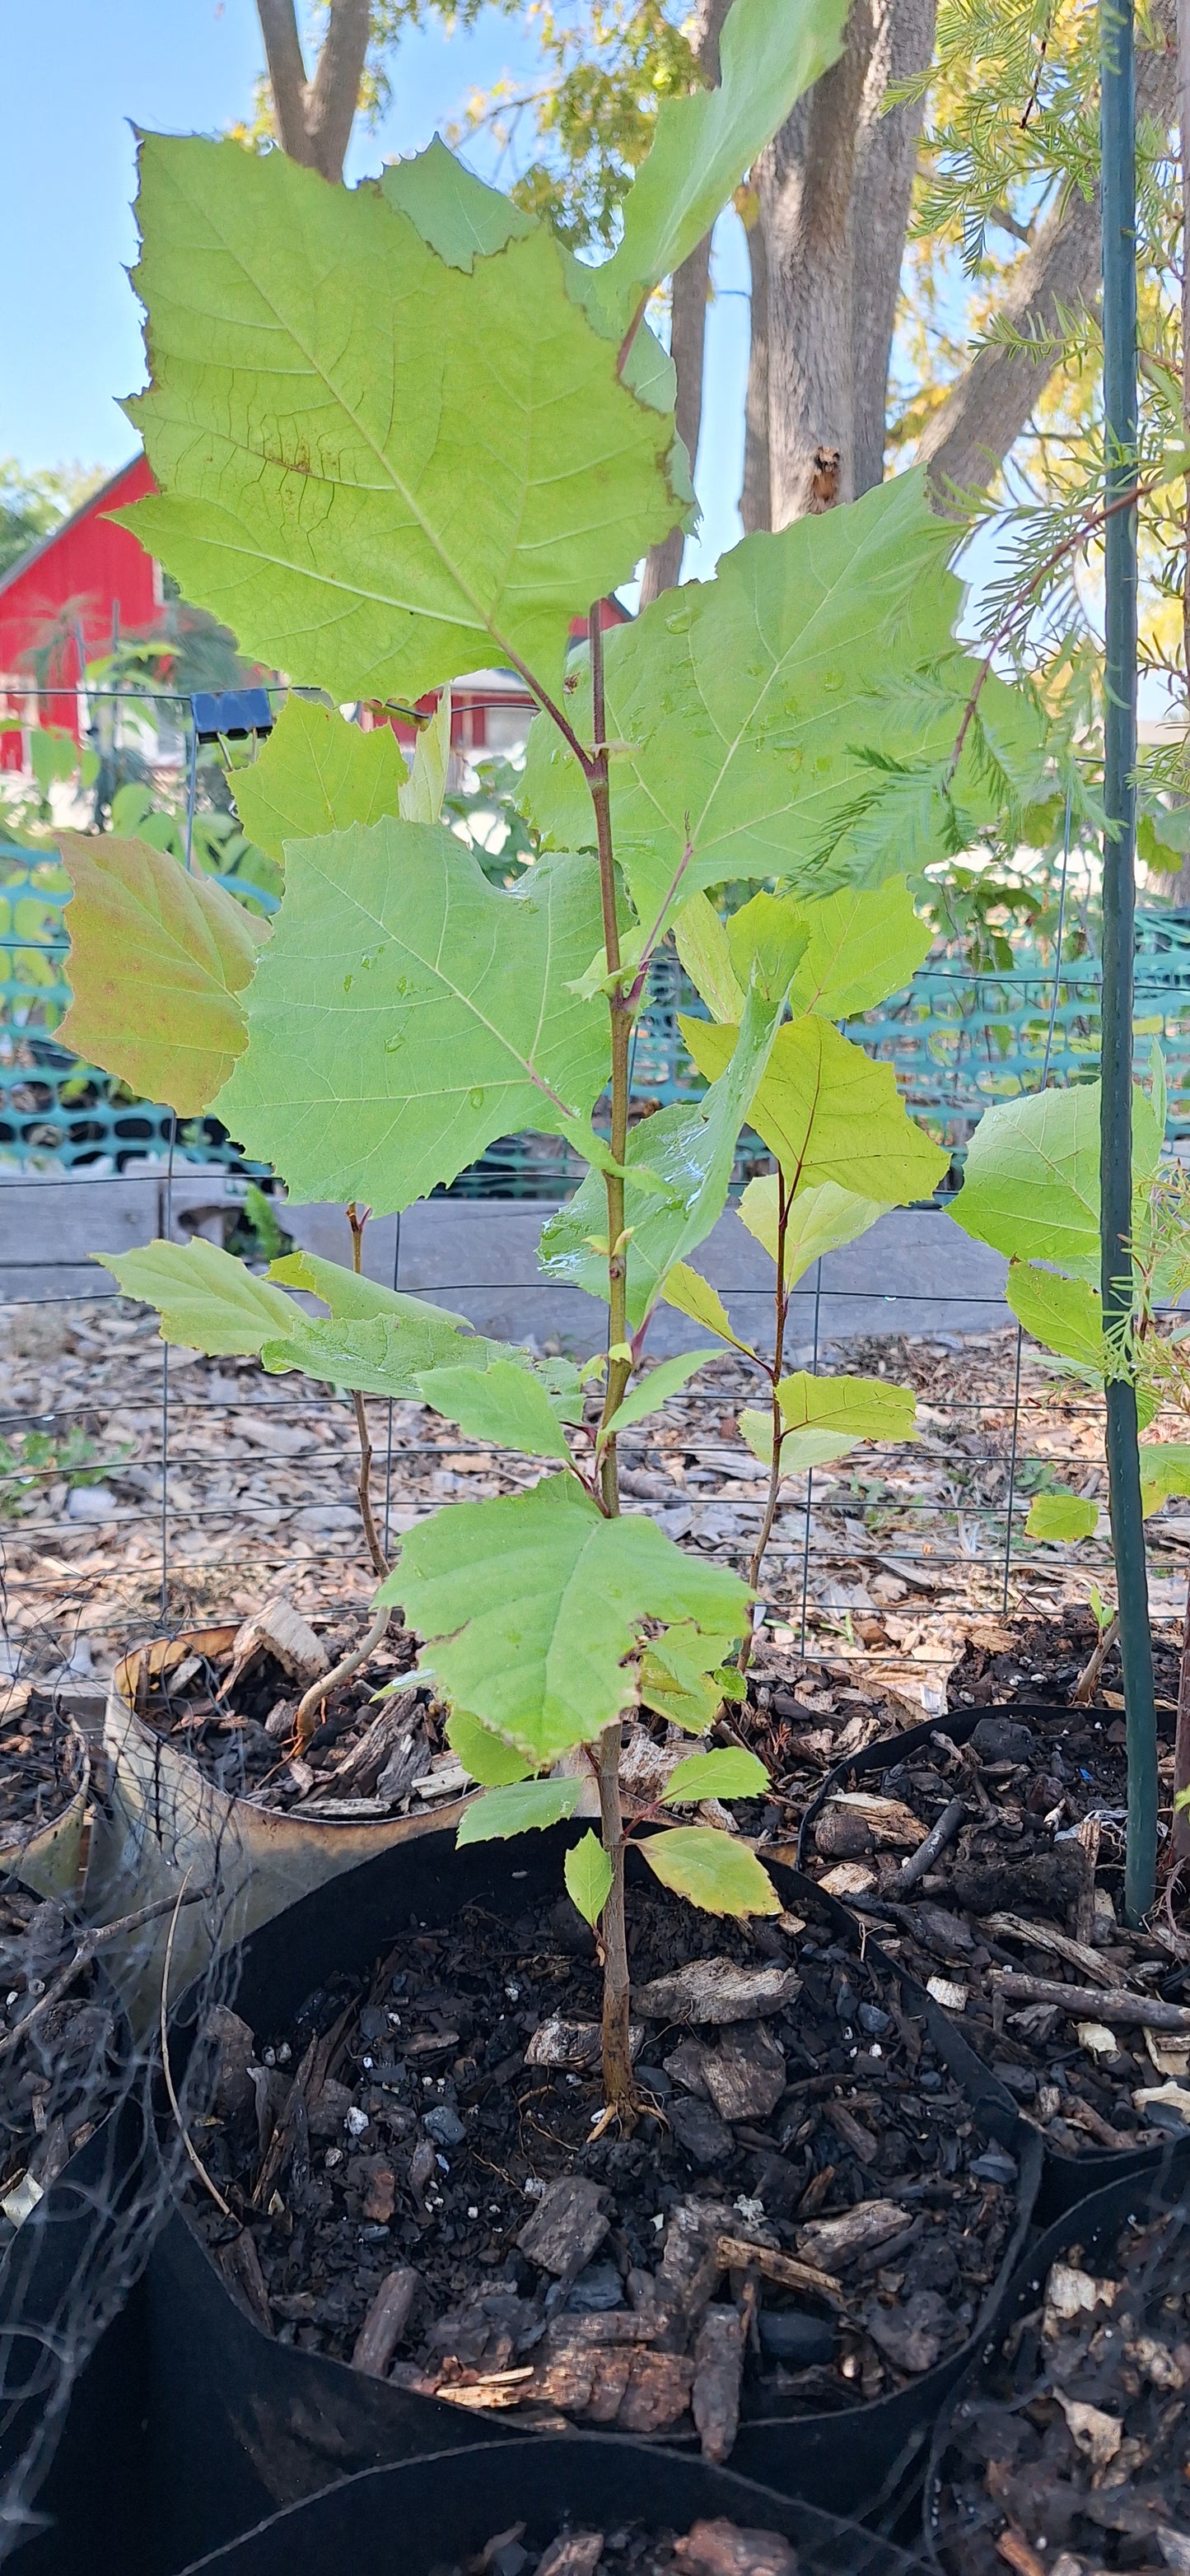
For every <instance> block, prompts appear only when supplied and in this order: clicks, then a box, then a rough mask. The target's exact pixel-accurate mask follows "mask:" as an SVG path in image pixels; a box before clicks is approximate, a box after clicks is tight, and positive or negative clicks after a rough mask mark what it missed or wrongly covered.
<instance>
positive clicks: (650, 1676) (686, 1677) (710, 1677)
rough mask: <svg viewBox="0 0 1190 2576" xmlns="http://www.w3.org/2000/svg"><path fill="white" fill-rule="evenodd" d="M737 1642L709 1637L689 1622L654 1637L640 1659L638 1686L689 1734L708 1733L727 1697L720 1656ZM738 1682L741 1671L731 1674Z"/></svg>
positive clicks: (642, 1696)
mask: <svg viewBox="0 0 1190 2576" xmlns="http://www.w3.org/2000/svg"><path fill="white" fill-rule="evenodd" d="M733 1643H734V1640H733V1639H731V1638H728V1637H710V1636H706V1635H704V1634H703V1632H702V1631H701V1630H700V1629H698V1628H695V1627H692V1626H691V1624H690V1622H689V1621H688V1620H683V1621H680V1622H678V1623H677V1624H676V1625H675V1626H674V1627H672V1628H667V1629H666V1632H665V1635H664V1636H663V1637H656V1638H654V1639H653V1641H652V1643H651V1645H649V1646H647V1647H646V1649H645V1652H644V1654H643V1655H642V1656H641V1659H640V1669H639V1675H638V1690H639V1694H640V1699H641V1702H642V1704H643V1706H644V1707H645V1708H652V1709H655V1710H656V1711H657V1714H658V1715H659V1716H660V1717H668V1718H669V1719H670V1720H671V1721H672V1723H673V1724H674V1725H675V1726H680V1727H683V1728H684V1729H685V1732H686V1733H687V1735H705V1733H706V1731H707V1728H708V1726H712V1725H713V1724H714V1721H715V1719H716V1717H717V1716H718V1714H719V1710H720V1708H721V1706H722V1704H723V1701H724V1699H725V1698H726V1697H727V1696H728V1695H729V1690H728V1686H727V1685H725V1683H724V1680H723V1672H722V1658H723V1656H724V1655H725V1654H726V1653H727V1652H728V1650H729V1648H730V1646H731V1645H732V1644H733ZM732 1678H733V1680H735V1681H738V1678H739V1677H738V1675H733V1677H732Z"/></svg>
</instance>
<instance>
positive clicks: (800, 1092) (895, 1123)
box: [638, 1017, 950, 1207]
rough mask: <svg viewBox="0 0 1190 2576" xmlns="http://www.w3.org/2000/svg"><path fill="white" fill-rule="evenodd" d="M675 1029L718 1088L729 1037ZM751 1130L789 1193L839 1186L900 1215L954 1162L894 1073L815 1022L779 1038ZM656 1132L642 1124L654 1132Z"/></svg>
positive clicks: (799, 1023) (706, 1026) (728, 1032)
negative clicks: (904, 1096) (920, 1122)
mask: <svg viewBox="0 0 1190 2576" xmlns="http://www.w3.org/2000/svg"><path fill="white" fill-rule="evenodd" d="M679 1026H680V1028H681V1031H682V1035H683V1037H684V1038H685V1040H686V1044H687V1046H688V1047H689V1049H690V1053H691V1055H692V1056H693V1058H694V1061H695V1064H696V1065H697V1067H698V1070H699V1072H700V1073H702V1074H705V1075H706V1076H707V1079H708V1081H711V1082H714V1080H715V1079H716V1077H717V1076H718V1075H719V1074H720V1073H721V1072H722V1070H723V1067H724V1065H725V1064H726V1063H728V1062H729V1061H730V1057H731V1049H732V1046H733V1043H734V1037H735V1032H734V1030H732V1029H730V1028H719V1027H716V1026H714V1025H713V1023H712V1022H711V1021H710V1020H695V1019H687V1018H682V1019H681V1020H680V1021H679ZM664 1114H665V1113H664V1111H663V1112H662V1113H661V1115H662V1116H664ZM749 1120H750V1124H751V1125H752V1126H753V1127H755V1129H756V1131H757V1134H758V1135H760V1136H762V1137H763V1138H764V1141H765V1144H766V1145H767V1146H768V1148H769V1151H770V1153H773V1154H775V1155H776V1157H777V1160H778V1162H779V1163H780V1166H781V1169H782V1171H783V1172H784V1174H785V1178H786V1181H787V1183H788V1184H789V1185H790V1186H791V1187H792V1188H793V1189H794V1190H808V1189H812V1188H814V1187H816V1186H817V1184H818V1183H819V1182H821V1181H837V1182H838V1183H839V1185H840V1187H841V1188H843V1189H846V1190H849V1191H851V1192H852V1193H853V1194H854V1195H855V1196H857V1197H860V1198H867V1199H872V1200H875V1201H877V1202H878V1204H879V1205H880V1206H882V1207H889V1206H899V1205H903V1204H904V1203H905V1202H906V1201H912V1200H913V1199H921V1198H927V1197H928V1196H929V1194H930V1192H931V1190H932V1189H933V1188H934V1186H935V1183H936V1182H938V1181H940V1180H941V1178H942V1175H943V1173H944V1172H945V1171H946V1170H947V1168H948V1166H949V1162H950V1156H949V1154H947V1153H946V1152H944V1151H943V1149H942V1147H941V1146H940V1145H935V1144H933V1143H932V1142H931V1140H930V1138H929V1137H928V1136H926V1135H923V1133H922V1130H921V1128H920V1127H916V1126H915V1125H914V1123H913V1120H912V1119H911V1118H910V1116H909V1114H908V1111H907V1110H906V1108H905V1105H904V1103H903V1101H902V1100H901V1097H900V1094H899V1093H898V1090H897V1079H896V1075H895V1073H894V1071H893V1068H892V1066H891V1065H889V1064H873V1062H872V1060H871V1057H870V1056H866V1055H865V1054H864V1052H863V1049H862V1047H858V1046H853V1045H852V1043H851V1041H850V1039H849V1038H844V1037H840V1035H839V1032H838V1030H837V1029H834V1028H832V1027H831V1025H830V1023H829V1021H827V1020H820V1019H816V1018H813V1017H808V1018H806V1019H802V1020H793V1021H790V1022H787V1024H786V1026H785V1027H784V1028H782V1029H779V1030H778V1032H777V1035H776V1038H775V1040H774V1042H773V1046H772V1051H771V1053H770V1056H769V1060H768V1067H767V1070H766V1071H765V1073H764V1075H763V1077H762V1079H761V1080H760V1082H759V1084H758V1086H757V1089H756V1091H755V1093H754V1096H753V1099H752V1105H751V1109H750V1112H749ZM657 1123H658V1122H657V1120H656V1119H651V1120H650V1121H649V1122H648V1124H649V1129H650V1132H651V1131H652V1129H654V1128H655V1127H656V1125H657ZM638 1132H639V1131H638Z"/></svg>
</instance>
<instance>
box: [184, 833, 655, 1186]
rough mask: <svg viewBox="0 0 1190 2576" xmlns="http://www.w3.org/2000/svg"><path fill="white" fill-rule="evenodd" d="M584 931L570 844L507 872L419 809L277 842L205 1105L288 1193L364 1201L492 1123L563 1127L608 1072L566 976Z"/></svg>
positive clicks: (602, 1036) (584, 945) (416, 1175)
mask: <svg viewBox="0 0 1190 2576" xmlns="http://www.w3.org/2000/svg"><path fill="white" fill-rule="evenodd" d="M601 935H602V924H601V918H600V911H599V885H598V877H597V873H596V871H595V870H594V869H593V868H592V866H591V864H590V862H589V860H587V859H583V858H575V859H571V858H556V859H551V860H547V861H544V862H539V863H538V865H537V866H536V867H535V868H532V869H530V870H529V871H528V873H527V874H526V875H525V876H524V877H523V878H522V880H521V882H520V883H519V884H518V885H517V886H516V887H515V888H513V889H512V890H511V891H509V892H506V891H505V890H504V889H503V888H500V887H496V886H492V885H489V883H488V881H487V878H486V877H485V875H484V873H483V870H482V868H481V867H480V865H479V863H478V860H477V859H476V858H475V856H474V854H473V853H472V852H471V851H470V850H469V849H467V848H466V847H465V845H464V844H463V842H462V841H460V840H458V839H457V838H456V836H455V834H454V833H453V832H449V831H446V830H445V829H444V828H443V827H441V826H437V825H426V824H418V823H402V822H394V821H393V820H391V819H388V820H386V821H384V822H382V823H377V824H375V825H374V826H373V828H372V830H371V831H365V830H363V829H362V828H361V827H358V826H357V827H356V828H355V829H354V830H352V831H349V832H337V833H335V834H333V835H332V836H331V837H329V838H327V839H324V840H317V841H304V842H300V843H296V844H295V843H291V844H290V849H289V858H288V864H287V868H286V882H285V896H284V900H283V902H282V905H281V910H280V912H279V914H278V915H277V919H276V923H275V926H274V930H273V937H272V940H271V941H270V944H269V947H268V950H267V951H266V960H265V962H266V963H267V967H268V972H267V974H260V973H258V975H257V977H256V980H255V982H254V984H253V986H252V990H251V992H250V994H249V996H248V1004H247V1008H248V1029H249V1048H248V1052H247V1054H246V1055H245V1057H244V1058H243V1060H242V1062H241V1064H239V1065H238V1066H237V1067H236V1071H235V1073H234V1075H233V1077H232V1080H231V1081H230V1082H229V1084H228V1085H227V1088H226V1090H225V1091H224V1092H223V1093H222V1094H221V1096H220V1100H219V1109H218V1114H219V1116H220V1118H221V1119H222V1120H223V1122H224V1124H225V1126H226V1127H227V1128H228V1129H229V1130H230V1132H231V1133H232V1135H233V1136H234V1137H235V1138H236V1140H237V1142H238V1143H240V1144H243V1145H245V1146H246V1147H247V1148H248V1150H249V1151H250V1152H251V1153H254V1154H259V1155H260V1156H261V1158H262V1159H263V1160H266V1161H268V1162H270V1163H273V1164H274V1165H275V1166H276V1168H277V1169H278V1170H279V1171H281V1172H283V1173H284V1175H285V1179H286V1182H287V1184H288V1187H289V1193H290V1196H291V1198H293V1199H296V1200H299V1201H300V1200H304V1199H338V1200H340V1201H342V1200H346V1199H350V1198H356V1199H361V1200H364V1201H366V1202H367V1204H368V1205H369V1206H370V1207H373V1208H375V1209H376V1210H377V1211H378V1212H379V1213H382V1214H383V1213H386V1212H389V1211H391V1210H393V1209H398V1208H406V1207H408V1206H409V1205H410V1203H411V1202H412V1200H414V1199H419V1198H425V1197H426V1196H428V1194H429V1192H430V1191H431V1190H432V1189H433V1188H434V1186H435V1184H436V1183H437V1182H440V1181H442V1182H445V1181H452V1180H454V1178H455V1176H456V1174H457V1173H459V1172H461V1171H462V1170H463V1168H464V1165H465V1164H467V1163H472V1162H474V1161H475V1158H476V1156H477V1155H478V1154H481V1153H482V1152H483V1149H484V1147H485V1145H489V1144H490V1143H491V1142H492V1139H493V1137H495V1136H507V1135H509V1134H514V1133H515V1132H516V1130H517V1129H518V1128H524V1127H530V1128H536V1129H538V1130H539V1131H541V1132H543V1133H546V1134H549V1135H564V1134H566V1133H567V1132H568V1131H569V1132H571V1133H574V1132H575V1130H576V1124H577V1125H578V1126H579V1127H581V1126H583V1125H585V1121H586V1119H587V1116H588V1113H589V1112H590V1109H591V1107H592V1105H593V1103H594V1101H595V1100H596V1099H597V1097H598V1095H599V1093H600V1091H601V1090H602V1088H603V1085H604V1083H605V1081H606V1079H607V1071H608V1035H607V1020H606V1014H605V1013H601V1012H599V1011H597V1010H595V1009H594V1008H592V1007H591V1006H590V1005H589V1004H588V1003H586V1002H584V1001H582V1000H581V999H580V998H579V997H578V996H577V995H576V994H575V993H574V992H572V991H571V990H570V989H569V987H570V984H571V983H572V982H573V981H575V980H576V979H578V978H579V977H580V976H581V974H582V972H583V969H584V968H585V967H586V966H587V964H588V963H589V961H590V958H591V955H592V951H593V950H594V948H595V946H596V945H597V942H598V940H599V939H600V937H601Z"/></svg>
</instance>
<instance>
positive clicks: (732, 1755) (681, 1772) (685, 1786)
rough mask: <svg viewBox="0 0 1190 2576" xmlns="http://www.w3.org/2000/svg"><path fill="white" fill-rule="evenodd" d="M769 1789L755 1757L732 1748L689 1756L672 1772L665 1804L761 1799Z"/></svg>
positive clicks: (740, 1747)
mask: <svg viewBox="0 0 1190 2576" xmlns="http://www.w3.org/2000/svg"><path fill="white" fill-rule="evenodd" d="M768 1785H769V1775H768V1772H767V1771H766V1770H765V1767H764V1764H763V1762H760V1761H758V1760H757V1757H756V1755H755V1753H749V1752H747V1751H746V1750H745V1748H744V1746H743V1745H741V1744H728V1745H724V1746H723V1748H722V1750H719V1751H716V1752H714V1753H688V1754H687V1755H686V1757H685V1760H684V1761H682V1762H679V1763H678V1764H677V1766H676V1768H675V1769H674V1770H673V1771H671V1772H670V1775H669V1778H668V1780H667V1781H666V1783H665V1787H664V1789H663V1790H662V1792H661V1800H662V1805H663V1806H666V1807H695V1806H697V1805H698V1804H699V1802H700V1800H701V1799H703V1798H761V1797H763V1796H764V1792H765V1790H766V1789H767V1787H768Z"/></svg>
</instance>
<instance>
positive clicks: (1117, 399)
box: [1099, 0, 1157, 1924]
mask: <svg viewBox="0 0 1190 2576" xmlns="http://www.w3.org/2000/svg"><path fill="white" fill-rule="evenodd" d="M1099 31H1100V54H1099V59H1100V78H1101V84H1102V87H1101V109H1100V135H1101V146H1102V163H1103V185H1102V207H1103V403H1104V437H1105V448H1106V474H1107V491H1106V502H1107V511H1108V517H1107V522H1106V527H1105V532H1104V550H1105V584H1106V606H1105V645H1106V653H1105V665H1104V779H1103V801H1104V807H1105V810H1106V814H1107V829H1106V832H1105V834H1104V839H1103V1054H1102V1067H1101V1070H1102V1082H1101V1086H1100V1250H1101V1262H1102V1269H1101V1280H1102V1288H1103V1322H1104V1329H1105V1331H1107V1332H1110V1330H1111V1326H1112V1322H1113V1319H1115V1321H1116V1322H1117V1323H1119V1322H1120V1321H1122V1320H1123V1319H1124V1318H1125V1317H1126V1316H1127V1315H1128V1314H1129V1313H1130V1311H1131V1306H1132V1252H1131V1239H1132V983H1133V946H1134V937H1135V911H1136V813H1135V788H1134V784H1133V777H1134V772H1135V768H1136V581H1137V575H1136V504H1135V500H1132V501H1129V500H1128V499H1127V498H1126V496H1127V495H1128V494H1129V493H1131V492H1132V490H1133V487H1134V485H1135V480H1136V437H1137V417H1136V101H1135V87H1134V71H1133V13H1132V0H1100V11H1099ZM1107 1469H1108V1491H1109V1495H1110V1500H1111V1526H1112V1548H1113V1552H1114V1555H1115V1563H1116V1586H1117V1600H1118V1605H1119V1615H1120V1659H1121V1662H1122V1665H1123V1671H1124V1710H1125V1720H1126V1724H1127V1730H1128V1850H1127V1861H1126V1867H1125V1875H1124V1908H1125V1913H1126V1915H1127V1918H1128V1921H1129V1922H1130V1923H1132V1924H1136V1923H1138V1922H1139V1921H1140V1919H1141V1917H1142V1915H1144V1914H1146V1913H1147V1911H1148V1909H1149V1907H1150V1905H1151V1904H1152V1902H1153V1896H1154V1890H1155V1882H1156V1861H1157V1720H1156V1712H1155V1709H1154V1705H1153V1650H1152V1641H1151V1638H1150V1634H1149V1603H1148V1581H1147V1575H1146V1570H1145V1534H1144V1519H1143V1515H1142V1512H1141V1495H1140V1458H1139V1452H1138V1447H1137V1425H1136V1390H1135V1387H1134V1386H1133V1384H1132V1382H1131V1380H1130V1379H1128V1378H1125V1377H1120V1378H1117V1379H1115V1380H1114V1381H1112V1382H1109V1384H1108V1388H1107Z"/></svg>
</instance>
